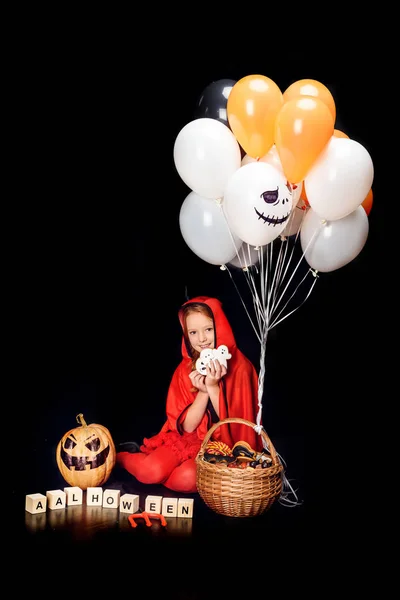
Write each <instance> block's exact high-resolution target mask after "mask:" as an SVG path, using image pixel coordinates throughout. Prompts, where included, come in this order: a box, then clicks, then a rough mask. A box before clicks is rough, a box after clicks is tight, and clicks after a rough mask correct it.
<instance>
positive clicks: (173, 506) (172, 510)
mask: <svg viewBox="0 0 400 600" xmlns="http://www.w3.org/2000/svg"><path fill="white" fill-rule="evenodd" d="M161 514H162V515H164V517H176V516H177V514H178V498H163V501H162V513H161Z"/></svg>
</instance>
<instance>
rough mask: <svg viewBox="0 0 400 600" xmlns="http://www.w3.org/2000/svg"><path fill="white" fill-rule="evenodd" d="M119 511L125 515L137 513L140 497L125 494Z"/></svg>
mask: <svg viewBox="0 0 400 600" xmlns="http://www.w3.org/2000/svg"><path fill="white" fill-rule="evenodd" d="M119 510H120V511H121V512H124V513H131V514H133V513H135V512H137V511H138V510H139V496H138V495H137V494H124V495H123V496H121V499H120V502H119Z"/></svg>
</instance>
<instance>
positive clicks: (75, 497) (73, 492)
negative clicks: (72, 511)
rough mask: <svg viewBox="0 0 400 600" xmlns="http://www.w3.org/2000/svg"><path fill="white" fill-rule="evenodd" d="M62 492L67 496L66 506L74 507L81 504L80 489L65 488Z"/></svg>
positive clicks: (74, 487)
mask: <svg viewBox="0 0 400 600" xmlns="http://www.w3.org/2000/svg"><path fill="white" fill-rule="evenodd" d="M64 492H65V493H66V496H67V506H75V505H77V504H82V503H83V491H82V490H81V488H80V487H77V486H71V487H65V488H64Z"/></svg>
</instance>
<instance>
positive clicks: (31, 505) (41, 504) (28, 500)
mask: <svg viewBox="0 0 400 600" xmlns="http://www.w3.org/2000/svg"><path fill="white" fill-rule="evenodd" d="M46 508H47V498H46V496H44V495H43V494H27V496H25V510H27V511H28V512H30V513H32V514H33V515H37V514H38V513H44V512H46Z"/></svg>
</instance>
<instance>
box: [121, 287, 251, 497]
mask: <svg viewBox="0 0 400 600" xmlns="http://www.w3.org/2000/svg"><path fill="white" fill-rule="evenodd" d="M178 316H179V321H180V324H181V327H182V331H183V336H182V360H181V362H180V363H179V365H178V367H177V368H176V369H175V372H174V374H173V376H172V380H171V383H170V386H169V390H168V394H167V403H166V413H167V420H166V422H165V423H164V425H163V427H162V428H161V431H160V432H159V433H158V434H156V435H154V436H153V437H151V438H148V439H147V438H145V439H144V440H143V445H142V446H140V452H135V451H134V452H133V453H132V452H126V451H122V452H118V453H117V464H119V465H120V466H121V467H123V468H125V469H126V470H127V471H128V472H129V473H131V474H132V475H134V477H136V479H138V480H139V481H141V482H142V483H149V484H159V483H162V484H163V485H164V486H165V487H167V488H169V489H171V490H174V491H177V492H184V493H191V492H196V491H197V488H196V464H195V457H196V455H197V453H198V451H199V449H200V446H201V443H202V440H203V439H204V437H205V435H206V433H207V431H208V429H210V427H211V426H212V425H213V424H214V423H216V422H218V421H222V420H223V419H226V418H228V417H239V418H242V419H245V420H247V421H251V422H252V423H254V424H255V423H256V416H257V411H258V396H257V394H258V376H257V372H256V370H255V368H254V365H253V364H252V363H251V362H250V361H249V360H248V358H246V357H245V356H244V354H243V353H242V352H241V351H240V350H239V348H237V346H236V342H235V338H234V335H233V331H232V329H231V326H230V324H229V322H228V320H227V318H226V315H225V313H224V311H223V309H222V304H221V302H220V301H219V300H218V299H216V298H208V297H205V296H199V297H196V298H193V299H192V300H189V301H187V302H185V304H183V306H182V307H181V309H180V310H179V313H178ZM221 345H225V346H227V348H228V351H229V354H230V359H229V361H228V363H227V366H225V365H224V364H221V363H220V362H219V361H218V360H217V359H216V360H215V361H210V363H209V364H208V365H207V367H206V370H207V373H206V375H202V374H200V373H199V372H198V371H197V370H196V360H197V359H198V358H199V356H200V353H201V351H202V350H204V349H213V348H218V347H219V346H221ZM213 440H220V441H221V442H224V443H225V444H227V445H228V446H229V447H230V448H232V447H233V445H234V444H235V442H238V441H240V440H243V441H247V442H248V443H249V444H250V446H251V447H252V448H253V449H254V450H257V451H259V450H261V449H262V440H261V436H260V435H259V434H258V433H256V432H255V431H254V429H253V428H252V427H249V426H248V425H245V424H243V423H224V424H223V425H221V426H219V427H217V428H216V430H215V431H214V434H213Z"/></svg>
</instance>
